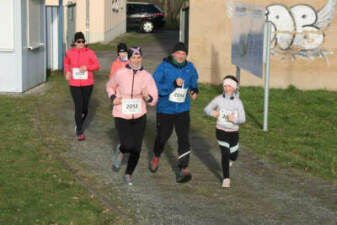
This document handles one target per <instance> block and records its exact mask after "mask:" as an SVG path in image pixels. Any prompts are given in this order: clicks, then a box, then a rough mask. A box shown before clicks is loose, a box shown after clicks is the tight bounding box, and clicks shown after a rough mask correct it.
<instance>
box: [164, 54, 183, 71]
mask: <svg viewBox="0 0 337 225" xmlns="http://www.w3.org/2000/svg"><path fill="white" fill-rule="evenodd" d="M163 61H164V62H167V63H169V64H171V65H172V66H174V67H176V68H179V69H181V68H184V67H185V66H187V60H185V62H183V63H182V64H181V65H178V64H176V63H174V61H173V57H172V56H171V55H170V56H168V57H166V58H164V59H163Z"/></svg>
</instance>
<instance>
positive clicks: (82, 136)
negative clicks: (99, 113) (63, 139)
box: [77, 134, 85, 141]
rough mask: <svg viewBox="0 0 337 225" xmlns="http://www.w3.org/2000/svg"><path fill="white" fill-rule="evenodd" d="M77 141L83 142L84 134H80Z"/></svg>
mask: <svg viewBox="0 0 337 225" xmlns="http://www.w3.org/2000/svg"><path fill="white" fill-rule="evenodd" d="M77 140H78V141H84V140H85V135H84V134H80V135H78V136H77Z"/></svg>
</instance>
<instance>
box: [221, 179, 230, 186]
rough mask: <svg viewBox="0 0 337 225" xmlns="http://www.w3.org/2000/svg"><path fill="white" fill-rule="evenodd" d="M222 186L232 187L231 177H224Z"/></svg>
mask: <svg viewBox="0 0 337 225" xmlns="http://www.w3.org/2000/svg"><path fill="white" fill-rule="evenodd" d="M222 187H223V188H229V187H231V179H229V178H226V179H223V182H222Z"/></svg>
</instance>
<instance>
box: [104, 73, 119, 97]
mask: <svg viewBox="0 0 337 225" xmlns="http://www.w3.org/2000/svg"><path fill="white" fill-rule="evenodd" d="M105 88H106V93H107V94H108V97H109V98H111V96H113V95H116V88H117V82H116V76H112V77H111V78H110V79H109V81H108V83H107V84H106V85H105Z"/></svg>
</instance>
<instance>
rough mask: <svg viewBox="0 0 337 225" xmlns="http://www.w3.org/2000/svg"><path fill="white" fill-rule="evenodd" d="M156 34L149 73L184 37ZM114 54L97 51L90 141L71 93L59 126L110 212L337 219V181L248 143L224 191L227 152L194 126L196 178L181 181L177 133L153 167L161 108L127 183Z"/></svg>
mask: <svg viewBox="0 0 337 225" xmlns="http://www.w3.org/2000/svg"><path fill="white" fill-rule="evenodd" d="M154 35H156V36H157V37H158V41H154V42H151V43H148V44H146V45H145V46H142V47H143V53H144V66H145V69H147V70H148V71H150V72H153V70H154V69H155V68H156V66H157V65H158V64H159V63H160V62H161V60H162V58H163V57H165V56H166V55H167V54H168V51H169V50H170V49H171V48H172V46H173V45H174V43H175V42H176V39H175V38H176V37H177V33H175V32H168V31H165V32H163V33H157V34H154ZM112 54H114V52H102V53H97V55H98V58H99V60H100V63H101V64H102V70H101V71H100V72H98V73H97V74H96V83H95V88H94V92H93V96H92V100H91V105H90V109H91V112H90V116H89V119H88V123H87V129H86V131H85V133H86V136H87V140H86V141H84V142H77V141H76V140H75V136H74V121H73V105H72V101H71V99H65V100H64V102H63V105H60V107H62V112H63V113H62V114H60V113H57V112H55V117H56V118H57V119H58V120H59V121H60V122H59V126H58V127H56V128H54V129H56V130H57V131H58V133H59V135H60V136H62V137H63V138H64V140H66V142H67V143H69V149H68V151H66V152H64V153H62V154H61V155H60V157H61V158H62V159H63V160H64V161H65V162H66V163H67V164H68V165H70V167H71V168H72V170H73V171H76V175H77V176H79V177H81V179H83V180H84V181H85V182H86V184H87V185H89V186H90V187H91V188H92V189H93V190H95V191H96V192H98V193H99V194H100V195H101V196H104V198H105V200H107V201H110V202H109V203H110V204H109V205H110V206H111V207H110V208H111V210H114V209H115V212H116V213H119V214H120V217H121V218H123V219H125V220H128V221H129V223H130V224H147V225H149V224H179V225H183V224H186V225H187V224H194V225H198V224H200V225H205V224H207V225H208V224H234V225H240V224H256V225H262V224H266V225H273V224H275V225H276V224H280V225H281V224H290V225H301V224H303V225H318V224H324V225H337V184H336V183H331V182H327V181H324V180H321V179H318V178H312V177H309V176H307V175H305V174H302V173H300V172H294V171H292V170H286V169H281V168H280V167H279V166H278V165H275V164H273V163H271V162H269V161H267V160H262V159H258V158H256V157H254V156H253V155H252V154H251V153H250V151H248V150H245V149H242V150H241V151H240V156H239V159H238V161H237V162H236V163H235V165H234V167H233V168H232V170H231V174H232V188H230V189H229V190H224V189H222V188H221V186H220V185H221V181H220V179H221V176H222V175H221V174H222V172H221V167H220V152H219V150H218V148H217V146H216V143H215V140H214V138H212V139H211V140H205V139H203V138H201V137H200V136H199V135H198V133H197V132H194V131H192V133H191V143H192V145H193V152H192V155H191V160H190V162H191V163H190V169H191V171H192V175H193V179H192V181H191V182H189V183H186V184H177V183H176V182H175V171H176V155H177V153H176V146H177V143H176V137H175V136H173V137H171V139H170V140H169V143H168V146H167V148H166V150H165V153H164V155H163V157H162V159H161V162H160V168H159V170H158V172H157V173H156V174H152V173H150V172H149V170H148V163H149V160H150V158H151V157H152V153H151V149H152V147H153V142H154V135H155V111H154V109H152V110H150V112H149V113H148V121H147V130H146V135H145V139H144V144H143V149H142V154H141V159H140V161H139V164H138V167H137V168H136V171H135V173H134V175H133V179H134V185H133V186H131V187H129V186H126V185H125V184H124V183H123V182H122V175H123V172H124V169H125V165H124V166H123V167H122V169H121V171H120V172H118V173H116V172H113V171H112V170H111V165H112V156H113V152H114V148H115V146H116V145H117V143H118V141H117V138H116V136H117V134H116V131H115V129H114V121H113V118H112V117H111V103H110V101H109V100H108V99H107V97H106V94H105V83H106V81H107V77H108V72H107V71H108V70H109V68H110V65H111V55H112ZM41 107H42V108H43V107H46V106H41ZM45 135H46V134H45ZM212 137H213V136H212ZM117 209H118V210H117Z"/></svg>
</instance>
